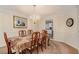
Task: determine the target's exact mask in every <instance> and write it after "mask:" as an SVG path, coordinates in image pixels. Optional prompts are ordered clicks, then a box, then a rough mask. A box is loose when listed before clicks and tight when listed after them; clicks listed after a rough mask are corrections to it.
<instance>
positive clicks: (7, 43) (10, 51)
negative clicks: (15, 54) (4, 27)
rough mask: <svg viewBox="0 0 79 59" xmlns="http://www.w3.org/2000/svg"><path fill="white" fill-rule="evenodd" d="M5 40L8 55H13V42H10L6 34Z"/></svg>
mask: <svg viewBox="0 0 79 59" xmlns="http://www.w3.org/2000/svg"><path fill="white" fill-rule="evenodd" d="M4 39H5V42H6V45H7V49H8V54H11V53H12V50H11V42H9V40H8V38H7V34H6V32H4Z"/></svg>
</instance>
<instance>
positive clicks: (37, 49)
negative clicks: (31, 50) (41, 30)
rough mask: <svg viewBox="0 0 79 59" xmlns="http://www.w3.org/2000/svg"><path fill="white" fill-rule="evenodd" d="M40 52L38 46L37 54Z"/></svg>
mask: <svg viewBox="0 0 79 59" xmlns="http://www.w3.org/2000/svg"><path fill="white" fill-rule="evenodd" d="M38 53H39V50H38V46H37V54H38Z"/></svg>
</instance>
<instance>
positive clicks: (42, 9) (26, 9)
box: [0, 5, 75, 15]
mask: <svg viewBox="0 0 79 59" xmlns="http://www.w3.org/2000/svg"><path fill="white" fill-rule="evenodd" d="M73 7H75V6H71V5H36V7H34V6H33V5H1V6H0V9H5V10H8V11H16V12H21V13H24V14H26V15H27V14H29V15H31V14H39V15H51V14H56V13H61V12H60V11H62V13H63V12H64V11H70V10H71V9H72V10H73Z"/></svg>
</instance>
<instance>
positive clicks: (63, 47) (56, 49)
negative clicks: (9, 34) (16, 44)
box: [0, 40, 78, 54]
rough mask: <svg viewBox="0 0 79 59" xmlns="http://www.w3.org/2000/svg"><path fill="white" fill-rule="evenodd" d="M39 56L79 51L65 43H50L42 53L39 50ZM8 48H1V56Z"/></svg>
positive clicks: (52, 41) (76, 52)
mask: <svg viewBox="0 0 79 59" xmlns="http://www.w3.org/2000/svg"><path fill="white" fill-rule="evenodd" d="M39 50H40V51H39V54H78V50H77V49H76V48H74V47H72V46H70V45H68V44H66V43H64V42H59V41H54V40H51V41H50V46H48V47H47V49H44V51H43V52H42V51H41V49H40V48H39ZM5 53H7V52H6V47H3V48H0V54H5ZM36 53H37V52H36V51H34V52H33V54H36ZM26 54H29V52H26Z"/></svg>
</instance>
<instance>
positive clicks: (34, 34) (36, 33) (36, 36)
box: [32, 32, 40, 44]
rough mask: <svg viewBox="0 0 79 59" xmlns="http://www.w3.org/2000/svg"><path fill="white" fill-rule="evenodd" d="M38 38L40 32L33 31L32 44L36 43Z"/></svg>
mask: <svg viewBox="0 0 79 59" xmlns="http://www.w3.org/2000/svg"><path fill="white" fill-rule="evenodd" d="M39 38H40V32H33V34H32V40H33V43H34V44H38V42H39Z"/></svg>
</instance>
